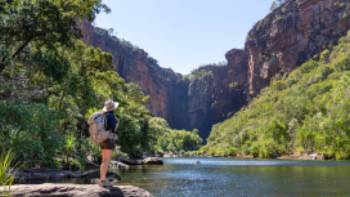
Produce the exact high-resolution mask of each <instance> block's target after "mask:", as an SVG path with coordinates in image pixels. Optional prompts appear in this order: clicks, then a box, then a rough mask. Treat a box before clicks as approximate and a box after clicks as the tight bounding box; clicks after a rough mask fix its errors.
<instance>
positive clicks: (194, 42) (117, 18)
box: [94, 0, 273, 74]
mask: <svg viewBox="0 0 350 197" xmlns="http://www.w3.org/2000/svg"><path fill="white" fill-rule="evenodd" d="M272 2H273V0H103V3H105V4H107V5H108V6H109V7H110V8H111V10H112V12H111V13H109V14H105V13H101V14H99V15H98V16H97V18H96V20H95V22H94V23H95V25H96V26H98V27H102V28H105V29H110V28H113V29H114V34H115V35H116V36H117V37H119V38H122V39H125V40H127V41H130V42H131V43H132V44H134V45H135V46H138V47H139V48H142V49H144V50H145V51H146V52H147V53H148V54H149V55H150V56H151V57H153V58H155V59H156V60H158V62H159V64H160V66H162V67H165V68H172V69H173V70H174V71H175V72H179V73H182V74H188V73H190V72H191V71H192V70H193V69H195V68H198V67H199V66H201V65H205V64H210V63H219V62H223V61H225V53H226V52H227V51H229V50H230V49H233V48H238V49H240V48H243V47H244V42H245V39H246V37H247V33H248V32H249V30H250V29H251V28H252V27H253V25H254V24H255V23H256V22H257V21H259V20H260V19H262V18H263V17H264V16H266V15H267V14H268V13H269V9H270V6H271V4H272Z"/></svg>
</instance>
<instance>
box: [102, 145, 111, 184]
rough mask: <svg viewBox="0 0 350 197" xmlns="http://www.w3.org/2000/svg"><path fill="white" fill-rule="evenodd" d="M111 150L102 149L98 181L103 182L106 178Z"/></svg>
mask: <svg viewBox="0 0 350 197" xmlns="http://www.w3.org/2000/svg"><path fill="white" fill-rule="evenodd" d="M111 157H112V150H110V149H102V163H101V167H100V180H101V181H104V180H106V177H107V172H108V166H109V162H110V161H111Z"/></svg>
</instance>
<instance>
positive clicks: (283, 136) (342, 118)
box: [200, 33, 350, 160]
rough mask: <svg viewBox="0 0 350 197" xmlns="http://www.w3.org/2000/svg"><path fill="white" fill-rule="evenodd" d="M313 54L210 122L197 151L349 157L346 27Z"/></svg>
mask: <svg viewBox="0 0 350 197" xmlns="http://www.w3.org/2000/svg"><path fill="white" fill-rule="evenodd" d="M321 54H322V55H321V56H320V59H319V60H309V61H308V62H306V63H305V64H303V65H302V66H301V67H299V68H298V69H296V70H295V71H293V72H292V73H290V74H289V76H288V77H286V78H285V79H280V80H274V81H272V82H271V85H270V86H269V87H268V88H266V89H264V90H262V92H261V94H260V96H258V97H257V98H255V99H254V100H253V101H252V102H251V103H250V104H249V106H247V107H246V108H244V109H242V110H241V111H240V112H238V113H237V114H236V115H235V116H233V117H232V118H230V119H228V120H226V121H224V122H223V123H220V124H217V125H215V126H214V128H213V130H212V133H211V135H210V137H209V139H208V144H207V146H205V147H204V148H202V149H201V151H200V152H201V153H202V154H210V155H217V154H216V153H217V152H220V151H219V150H221V149H230V148H232V149H234V150H236V154H242V155H252V156H255V157H260V158H275V157H278V156H281V155H284V154H293V153H298V154H304V153H315V152H316V153H319V154H323V155H324V156H325V158H328V159H337V160H342V159H349V158H350V130H349V128H350V117H349V114H350V89H349V87H350V33H349V35H348V36H346V37H344V38H342V39H340V41H339V43H338V45H337V46H335V47H334V48H333V49H332V50H326V51H324V52H323V53H321Z"/></svg>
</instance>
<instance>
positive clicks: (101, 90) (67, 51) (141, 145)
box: [0, 0, 197, 169]
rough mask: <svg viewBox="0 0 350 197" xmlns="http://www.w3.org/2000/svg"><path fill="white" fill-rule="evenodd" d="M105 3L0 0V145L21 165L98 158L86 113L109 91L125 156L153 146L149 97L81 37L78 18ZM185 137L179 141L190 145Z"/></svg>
mask: <svg viewBox="0 0 350 197" xmlns="http://www.w3.org/2000/svg"><path fill="white" fill-rule="evenodd" d="M103 10H106V11H109V9H108V8H107V7H106V6H105V5H103V4H102V3H101V0H84V1H83V0H28V1H20V0H11V1H0V33H1V34H0V35H1V36H0V148H1V150H5V149H6V150H7V149H9V148H11V149H12V150H13V156H14V160H15V161H20V162H22V164H23V165H22V166H23V167H34V166H36V167H63V168H69V169H75V168H79V169H84V168H85V167H86V166H87V163H88V161H87V160H90V161H91V160H92V162H97V161H98V160H99V157H100V148H99V147H98V146H96V145H93V144H91V143H90V142H89V140H88V139H87V137H88V132H87V131H88V125H87V123H86V120H87V119H88V117H89V116H90V115H91V114H92V113H93V112H96V111H98V110H99V109H101V108H102V104H103V102H104V101H105V100H107V99H109V98H110V99H113V100H116V101H118V102H119V103H120V107H119V108H118V110H117V111H116V116H117V118H118V119H119V121H120V125H119V129H118V135H119V144H120V146H121V148H120V150H121V151H122V152H124V153H127V154H128V155H129V156H131V157H140V156H142V153H143V152H145V151H151V150H152V151H153V150H155V148H154V147H153V146H156V144H151V143H149V142H150V141H152V139H151V135H149V134H150V133H152V131H151V130H150V129H149V128H150V127H149V121H150V120H151V119H152V115H151V114H150V112H149V111H148V110H147V108H146V106H145V105H146V103H147V100H148V97H146V96H145V95H144V94H143V92H142V91H141V89H140V88H139V87H138V86H136V85H135V84H128V83H126V82H125V81H124V80H123V79H122V78H121V77H120V76H119V75H118V74H117V73H116V72H115V70H114V66H113V65H112V56H111V54H110V53H106V52H103V51H102V50H100V49H97V48H94V47H91V46H87V45H86V44H84V43H83V42H82V41H81V40H80V34H81V33H80V31H79V28H78V27H79V23H80V22H81V21H82V20H90V21H92V20H93V19H94V17H95V15H96V14H97V13H98V12H100V11H103ZM152 135H163V133H157V134H155V133H153V134H152ZM181 136H186V135H181ZM148 137H149V139H148ZM153 138H155V136H153ZM191 140H192V138H189V139H188V138H186V139H183V141H184V143H185V144H186V146H182V147H184V148H186V149H189V148H193V147H191V146H192V144H191V143H192V141H191ZM196 147H197V146H196ZM120 155H123V154H120Z"/></svg>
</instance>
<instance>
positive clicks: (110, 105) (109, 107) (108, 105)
mask: <svg viewBox="0 0 350 197" xmlns="http://www.w3.org/2000/svg"><path fill="white" fill-rule="evenodd" d="M118 106H119V103H118V102H114V101H113V100H111V99H109V100H107V101H106V102H105V104H104V107H103V109H102V111H104V112H109V111H113V110H116V109H117V108H118Z"/></svg>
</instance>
